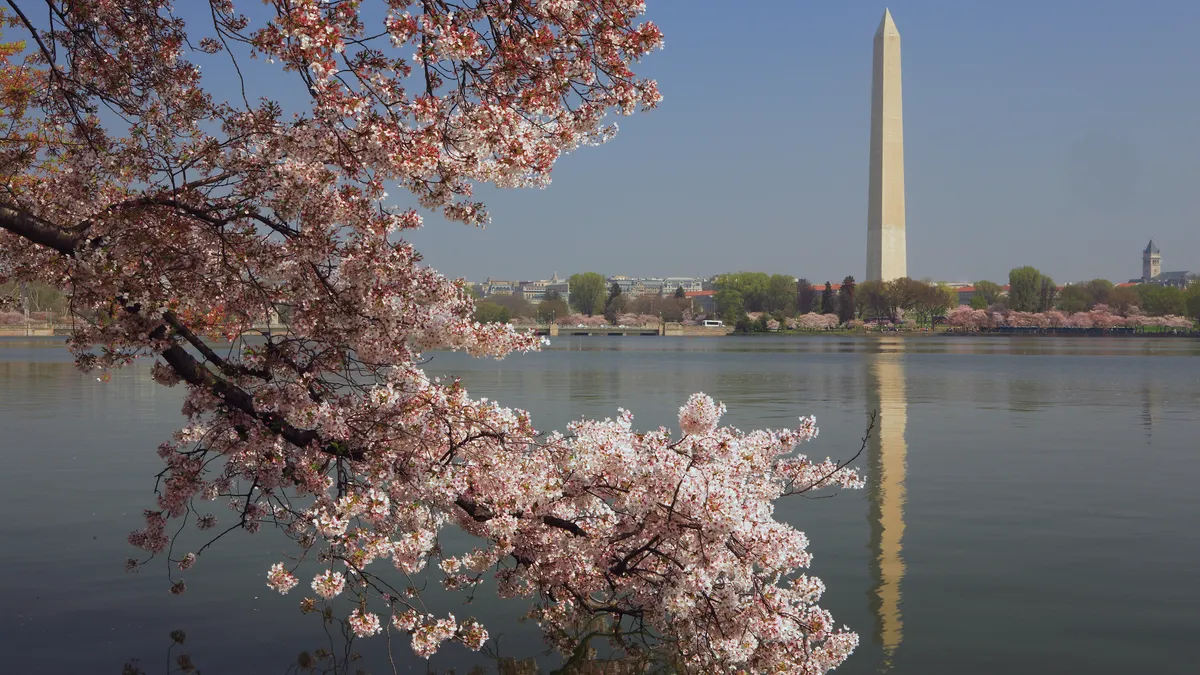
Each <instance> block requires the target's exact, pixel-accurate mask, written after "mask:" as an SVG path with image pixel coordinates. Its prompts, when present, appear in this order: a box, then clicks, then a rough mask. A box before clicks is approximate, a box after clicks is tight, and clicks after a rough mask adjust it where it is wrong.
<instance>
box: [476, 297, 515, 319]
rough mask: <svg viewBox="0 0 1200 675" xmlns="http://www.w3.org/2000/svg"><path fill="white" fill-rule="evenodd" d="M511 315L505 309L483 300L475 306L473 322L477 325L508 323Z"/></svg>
mask: <svg viewBox="0 0 1200 675" xmlns="http://www.w3.org/2000/svg"><path fill="white" fill-rule="evenodd" d="M510 319H512V313H511V312H509V310H508V308H507V307H501V306H500V305H497V304H496V303H494V302H491V301H488V300H485V301H483V302H481V303H479V304H477V305H475V320H476V321H478V322H479V323H508V322H509V320H510Z"/></svg>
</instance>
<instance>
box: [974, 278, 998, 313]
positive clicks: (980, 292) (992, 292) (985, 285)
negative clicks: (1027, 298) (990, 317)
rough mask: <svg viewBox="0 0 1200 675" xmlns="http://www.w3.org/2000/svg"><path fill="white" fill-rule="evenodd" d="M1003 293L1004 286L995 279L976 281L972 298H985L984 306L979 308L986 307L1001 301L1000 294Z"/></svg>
mask: <svg viewBox="0 0 1200 675" xmlns="http://www.w3.org/2000/svg"><path fill="white" fill-rule="evenodd" d="M1003 294H1004V288H1003V287H1002V286H1001V285H1000V284H998V283H996V282H994V281H986V280H985V281H976V282H975V295H973V296H972V299H974V298H977V297H981V298H983V307H980V308H977V309H986V308H988V307H991V306H992V305H994V304H996V303H998V302H1000V296H1001V295H1003ZM972 307H974V305H972Z"/></svg>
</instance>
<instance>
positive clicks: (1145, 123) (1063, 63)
mask: <svg viewBox="0 0 1200 675" xmlns="http://www.w3.org/2000/svg"><path fill="white" fill-rule="evenodd" d="M647 5H648V8H649V11H648V15H649V17H650V18H652V19H653V20H654V21H656V22H658V23H659V25H660V26H661V27H662V29H663V31H664V33H665V34H666V49H665V50H663V51H661V52H657V53H655V54H654V55H652V56H651V57H650V58H649V59H648V61H647V62H646V63H645V65H644V71H645V72H646V73H648V74H650V75H652V76H654V77H657V78H658V79H659V84H660V86H661V88H662V91H663V94H664V97H665V99H664V101H663V103H662V106H661V107H660V108H659V109H658V110H656V111H654V112H652V113H650V114H647V115H638V116H634V117H631V118H622V119H620V124H621V133H620V134H619V135H618V136H617V138H616V139H614V140H613V141H612V142H610V143H609V144H608V145H606V146H604V147H601V148H587V149H583V150H580V151H579V152H577V153H575V154H573V155H570V156H568V157H566V158H565V159H564V160H563V161H562V162H561V163H560V164H559V166H558V168H557V169H556V172H555V177H554V183H553V184H552V185H551V187H550V188H548V189H547V190H545V191H541V190H528V191H506V192H503V193H491V192H488V193H486V194H487V196H488V203H489V206H490V207H491V211H492V215H493V223H492V225H490V226H489V227H488V228H487V230H486V231H483V232H479V231H476V230H471V229H468V228H463V227H461V226H455V225H442V224H435V223H434V222H433V221H432V220H431V222H430V227H429V228H427V229H426V230H425V231H422V232H421V233H419V234H418V235H417V236H416V237H415V238H414V241H415V243H416V244H417V245H418V247H419V248H420V249H421V250H422V251H423V252H424V253H425V255H426V259H427V260H428V261H429V262H430V263H432V264H434V265H435V266H437V267H438V268H439V269H441V270H443V271H444V272H446V273H448V274H452V275H456V276H457V275H463V276H467V277H468V278H471V279H482V278H484V277H486V276H489V275H490V276H493V277H498V278H508V277H521V278H532V277H539V276H545V275H549V274H550V273H551V272H552V271H554V270H557V271H558V272H559V273H560V274H562V273H564V272H570V271H577V270H597V271H600V272H604V273H607V274H637V275H680V274H711V273H717V272H722V271H729V270H736V269H753V270H764V271H770V272H783V273H792V274H796V275H797V276H806V277H808V278H810V279H814V280H825V279H827V278H828V279H840V278H841V277H843V276H845V275H846V274H853V275H855V276H856V277H859V278H861V277H862V275H863V272H864V268H865V264H866V263H865V252H864V247H865V245H866V180H867V144H868V132H869V113H870V110H869V106H870V75H871V47H872V37H873V35H874V33H875V29H876V27H877V26H878V23H879V19H880V17H881V16H882V13H883V9H884V5H883V4H877V3H873V2H859V1H851V2H797V1H783V0H756V1H743V2H715V1H713V0H686V1H685V0H648V1H647ZM888 6H889V7H890V8H891V11H892V14H893V16H894V18H895V20H896V23H897V25H898V27H899V29H900V33H901V36H902V52H903V66H904V106H905V110H904V114H905V154H906V156H905V159H906V174H907V176H906V178H907V199H908V213H907V216H908V251H909V261H908V267H909V272H910V274H911V275H912V276H914V277H918V278H919V277H926V276H928V277H934V278H937V279H946V280H960V279H961V280H974V279H977V278H992V279H1000V278H1002V277H1005V276H1006V275H1007V272H1008V270H1009V269H1010V268H1012V267H1014V266H1018V265H1024V264H1031V265H1034V266H1036V267H1038V268H1040V269H1042V270H1043V271H1044V272H1046V273H1048V274H1050V275H1051V276H1053V277H1054V278H1055V279H1057V280H1059V281H1071V280H1078V279H1084V278H1091V277H1095V276H1103V277H1107V278H1111V279H1114V280H1117V281H1123V280H1125V279H1128V278H1129V277H1132V276H1135V275H1140V273H1141V270H1140V259H1139V256H1140V252H1141V250H1142V248H1143V247H1144V246H1145V245H1146V241H1147V240H1148V239H1149V238H1151V237H1153V238H1154V239H1155V241H1156V242H1157V243H1158V244H1159V246H1160V248H1161V249H1162V252H1163V258H1164V268H1169V269H1192V270H1200V216H1198V215H1197V206H1198V204H1197V194H1198V193H1200V161H1198V158H1200V115H1198V112H1200V41H1198V40H1197V29H1200V5H1197V4H1195V3H1185V2H1167V1H1155V0H1145V1H1142V2H1137V3H1135V2H1131V1H1128V0H1126V1H1122V2H1117V1H1112V0H1110V1H1107V2H1105V1H1101V0H1098V1H1093V2H1075V1H1071V0H1042V1H1041V2H1030V1H1026V0H1010V1H1009V2H1004V3H985V2H949V1H945V0H943V1H940V2H933V1H924V2H922V1H912V2H897V1H893V2H891V3H890V4H889V5H888Z"/></svg>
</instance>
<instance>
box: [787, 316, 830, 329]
mask: <svg viewBox="0 0 1200 675" xmlns="http://www.w3.org/2000/svg"><path fill="white" fill-rule="evenodd" d="M840 323H841V319H839V318H838V315H837V314H817V313H816V312H810V313H808V314H801V315H800V316H798V317H795V318H789V319H787V321H786V324H785V325H786V326H787V327H788V328H789V329H790V330H832V329H834V328H837V327H838V324H840Z"/></svg>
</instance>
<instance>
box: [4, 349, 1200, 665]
mask: <svg viewBox="0 0 1200 675" xmlns="http://www.w3.org/2000/svg"><path fill="white" fill-rule="evenodd" d="M427 368H428V369H429V370H430V371H431V372H434V373H440V374H453V375H458V376H461V377H462V378H463V379H464V380H465V382H466V383H467V385H468V386H469V388H470V390H471V391H472V392H473V393H474V394H475V395H478V396H488V397H492V398H496V399H498V400H500V401H502V402H504V403H505V404H507V405H512V406H519V407H523V408H526V409H528V410H530V411H532V412H533V413H534V419H535V420H536V422H537V423H538V425H539V427H540V428H546V429H550V428H559V427H561V426H562V425H564V424H565V423H567V422H568V421H570V420H572V419H576V418H579V417H581V416H600V417H605V416H612V415H615V414H616V412H617V408H619V407H624V408H628V409H630V410H632V411H633V412H634V414H635V423H636V424H637V425H638V426H639V427H655V426H658V425H660V424H665V425H668V426H673V425H674V424H675V416H676V414H677V409H678V407H679V406H680V405H681V404H682V403H683V401H684V400H685V399H686V397H687V395H688V394H689V393H691V392H693V391H705V392H707V393H709V394H711V395H713V396H714V397H716V398H719V399H721V400H723V401H724V402H725V403H726V405H727V406H728V407H729V413H728V416H727V418H726V421H727V422H729V423H732V424H735V425H737V426H739V427H742V428H746V429H750V428H756V427H762V426H771V427H780V426H785V425H790V424H792V423H794V422H795V420H796V418H797V417H798V416H800V415H808V414H813V415H816V417H817V422H818V424H819V426H820V427H821V434H820V436H819V438H818V439H817V440H816V441H815V442H814V443H812V444H810V445H809V446H808V447H807V448H806V450H807V451H808V452H809V453H810V454H814V455H820V456H822V457H824V456H826V455H830V456H833V457H845V456H849V455H852V454H853V453H854V452H855V451H856V450H857V449H858V447H859V443H860V440H859V439H860V438H861V435H862V433H863V431H864V429H865V426H866V422H867V418H868V414H869V412H870V411H872V410H878V411H879V412H880V417H879V420H878V425H877V427H876V429H875V431H874V433H873V439H872V441H871V442H870V443H869V444H868V448H867V452H866V453H865V454H864V456H863V457H862V458H861V459H860V461H859V462H858V464H859V466H860V467H861V468H863V469H864V470H866V471H867V472H868V474H869V476H870V485H869V488H868V489H867V490H864V491H860V492H843V493H841V494H839V495H838V496H837V497H835V498H833V499H827V500H806V499H793V500H785V501H783V502H781V503H780V504H779V505H778V513H779V515H780V517H782V518H784V519H786V520H788V521H789V522H792V523H793V524H795V525H796V526H798V527H800V528H801V529H803V530H805V531H806V532H808V534H809V536H810V538H811V539H812V542H813V544H812V548H813V551H814V553H815V556H816V558H815V561H814V569H813V571H814V573H815V574H817V575H818V576H820V577H822V578H823V579H824V580H825V582H826V584H827V585H828V587H829V591H828V593H827V596H826V602H825V605H826V606H827V607H828V608H829V609H830V610H831V611H832V612H833V613H834V616H835V618H836V619H837V620H838V621H839V622H841V623H845V624H847V625H848V626H850V627H851V628H852V629H854V630H857V631H858V632H859V633H860V634H861V635H862V639H863V646H862V647H861V648H860V649H859V651H858V652H857V653H856V654H855V655H854V656H853V657H851V659H850V661H849V662H848V663H847V664H846V665H845V666H844V667H843V668H842V669H841V670H840V671H839V672H842V673H876V672H893V673H913V674H917V673H921V674H924V673H947V674H950V673H964V672H970V673H1012V672H1087V673H1128V672H1155V673H1192V672H1195V659H1194V658H1193V657H1192V656H1191V655H1192V653H1193V647H1192V642H1193V636H1194V635H1195V634H1196V633H1197V632H1200V613H1197V611H1196V609H1195V608H1196V607H1198V606H1200V583H1198V582H1197V581H1196V580H1195V579H1196V573H1197V571H1200V565H1198V564H1197V563H1196V560H1197V557H1198V556H1200V534H1198V533H1197V528H1196V526H1195V518H1196V516H1197V515H1198V514H1200V493H1198V491H1197V490H1195V487H1194V486H1195V485H1196V484H1198V483H1200V458H1198V456H1197V451H1196V447H1197V446H1198V445H1200V444H1198V443H1197V432H1198V431H1200V413H1198V412H1197V411H1198V410H1200V342H1197V341H1193V340H1184V339H1138V338H1114V339H1086V338H1084V339H1081V338H1035V337H1017V338H1010V337H998V338H988V337H970V338H948V337H945V338H943V337H930V336H920V337H908V338H906V337H903V336H895V337H893V336H888V337H850V338H843V337H830V338H825V337H804V338H769V337H755V338H724V339H702V338H699V339H697V338H691V339H689V338H658V337H644V338H642V337H624V338H602V337H581V338H565V337H564V338H558V339H556V340H555V341H554V344H553V346H552V347H551V348H550V349H549V350H547V351H546V352H543V353H541V354H534V355H524V356H517V357H510V358H509V359H506V360H504V361H500V362H495V361H478V360H471V359H468V358H465V357H462V356H461V355H454V354H437V355H434V356H433V358H432V360H431V362H430V363H429V364H428V366H427ZM181 399H182V392H181V391H180V390H174V389H164V388H162V387H160V386H158V385H155V384H154V383H152V382H151V381H150V379H149V369H148V364H145V365H140V366H137V367H133V368H130V369H128V370H125V371H121V372H119V373H117V374H116V376H115V377H114V379H113V381H112V382H109V383H101V382H98V381H97V380H96V378H95V377H94V376H89V375H84V374H81V373H79V372H78V371H76V370H75V369H74V367H73V365H72V364H71V362H70V359H69V357H68V355H67V354H66V351H65V349H64V348H63V346H62V343H61V341H60V340H55V339H27V338H10V339H0V439H2V441H0V448H3V452H4V456H5V458H6V460H7V461H6V462H5V468H4V471H3V472H0V514H3V515H4V520H3V521H2V524H0V534H2V535H3V539H2V541H4V542H5V543H4V545H3V546H0V572H2V573H3V574H2V576H0V599H2V600H3V601H2V602H0V649H3V651H4V653H5V654H6V655H7V658H6V664H7V665H6V668H10V667H11V668H12V669H13V672H47V673H57V672H64V673H65V672H71V673H82V672H119V669H120V666H121V664H122V663H124V661H125V660H127V659H129V658H130V657H140V658H142V659H143V667H145V668H147V669H148V670H150V672H165V668H164V667H163V666H161V665H158V664H160V663H164V664H165V648H166V642H167V640H166V633H167V632H168V631H169V630H171V629H173V628H184V629H186V630H187V631H188V636H189V637H188V644H187V647H188V650H189V651H190V653H191V654H192V655H193V657H194V659H195V661H196V662H197V664H198V665H199V666H200V667H201V669H202V670H204V671H205V672H255V673H257V672H261V673H282V672H284V671H285V670H286V669H287V667H288V665H289V664H290V663H291V662H292V660H293V659H294V657H295V655H296V653H297V652H299V651H301V650H304V649H307V650H312V649H315V648H317V647H320V646H321V645H322V644H323V643H325V641H326V638H325V636H324V633H323V631H322V630H321V628H320V626H319V625H317V624H315V623H314V621H313V620H311V618H306V617H301V616H299V613H298V612H297V611H296V610H297V603H298V601H299V597H298V596H297V594H296V592H294V593H293V594H292V595H288V596H283V597H281V596H279V595H277V594H274V593H272V592H270V591H269V590H268V589H267V588H266V587H265V585H263V574H264V572H265V568H266V566H267V565H269V564H270V562H273V561H274V560H277V559H280V557H281V554H282V553H283V552H285V551H287V550H288V548H287V546H286V543H287V542H286V541H285V540H282V539H281V538H279V537H276V536H273V535H271V534H270V533H268V532H265V531H264V533H263V534H261V535H257V536H247V535H241V534H239V535H238V536H233V537H230V538H228V539H227V540H225V541H224V542H222V544H220V545H218V548H217V549H216V550H215V551H212V552H210V553H206V554H205V555H204V556H203V557H202V559H201V561H200V563H199V564H198V565H197V567H196V568H195V569H193V570H190V571H189V572H188V574H187V580H188V585H189V588H190V590H189V592H188V593H186V594H184V595H182V596H179V597H174V596H169V595H167V594H166V589H167V587H168V586H169V582H168V580H167V573H166V569H165V566H162V567H159V566H155V567H152V568H150V569H147V570H144V571H143V572H142V573H140V574H138V575H127V574H125V573H124V572H123V571H122V562H123V560H124V559H125V558H126V557H128V556H129V555H131V550H130V549H129V547H128V546H127V545H126V544H125V541H124V539H125V535H126V534H127V533H128V532H129V531H130V530H132V529H135V528H136V527H138V526H139V521H140V517H139V514H140V511H141V509H142V508H144V507H145V506H147V505H149V504H151V503H152V499H153V497H152V493H151V490H152V487H153V480H154V479H153V476H154V474H155V473H156V472H157V471H158V470H159V469H160V468H161V465H160V463H159V460H158V459H157V457H156V456H155V455H154V448H155V446H156V445H157V444H158V443H159V442H161V441H163V440H165V439H166V438H168V437H169V435H170V433H171V432H172V431H173V430H174V429H175V428H176V427H177V426H178V425H179V424H180V419H181V418H180V417H179V414H178V413H179V405H180V402H181ZM215 512H216V513H218V515H226V514H225V513H224V507H220V506H217V507H215ZM451 539H452V538H451ZM439 601H446V600H445V599H440V598H439ZM521 608H522V605H521V604H520V603H512V602H509V603H501V602H499V601H496V600H495V599H493V598H491V597H488V596H486V594H485V595H484V597H481V598H479V599H477V600H476V601H475V603H474V604H473V605H471V606H470V607H467V608H463V607H460V606H457V605H454V604H446V605H445V606H444V609H447V610H450V611H454V612H455V613H456V614H457V615H459V616H465V615H469V614H473V615H475V616H478V617H479V618H480V619H481V620H484V621H485V623H486V624H488V626H489V628H490V629H492V632H493V634H500V635H501V638H500V649H501V651H502V652H503V653H504V654H506V655H510V656H516V657H529V656H537V655H539V654H540V653H541V651H542V647H541V644H540V640H539V638H538V633H537V631H536V629H534V628H533V627H532V626H529V625H527V624H522V623H519V622H518V621H516V619H517V617H519V615H520V613H521ZM358 647H359V648H360V649H361V650H362V651H363V652H364V656H365V657H366V659H365V660H366V662H367V663H368V664H370V665H371V666H372V670H373V671H375V672H381V671H379V669H378V668H375V666H378V665H379V664H381V663H382V662H383V651H384V648H383V647H384V645H383V643H382V642H378V641H375V642H373V641H366V642H359V643H358ZM395 652H396V654H397V660H398V662H399V664H400V670H401V672H425V670H426V666H425V664H424V662H423V661H419V660H417V659H414V658H412V657H411V656H410V654H409V652H408V648H407V646H406V645H404V644H397V645H396V648H395ZM486 662H487V661H486V659H481V658H480V657H478V656H477V655H473V654H469V653H467V652H466V651H465V650H461V649H457V648H455V649H448V650H446V651H445V652H444V653H443V654H442V655H439V657H438V658H436V659H435V660H434V665H435V666H437V667H439V668H449V667H457V668H459V669H460V672H464V671H465V670H466V669H467V667H469V666H470V665H471V664H473V663H486ZM543 662H544V663H547V664H549V663H551V660H550V659H545V658H543ZM152 667H156V668H159V670H153V669H152Z"/></svg>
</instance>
